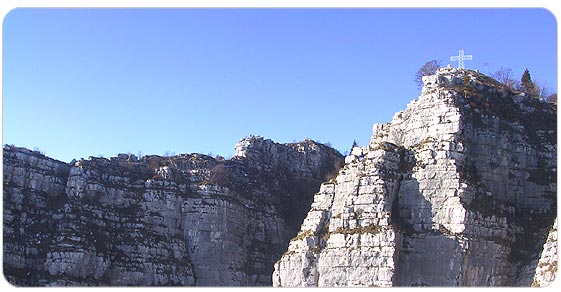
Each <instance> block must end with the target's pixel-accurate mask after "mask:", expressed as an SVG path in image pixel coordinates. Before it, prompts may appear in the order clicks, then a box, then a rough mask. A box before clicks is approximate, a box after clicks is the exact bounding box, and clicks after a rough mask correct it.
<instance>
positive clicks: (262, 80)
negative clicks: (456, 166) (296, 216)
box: [2, 8, 557, 161]
mask: <svg viewBox="0 0 561 292" xmlns="http://www.w3.org/2000/svg"><path fill="white" fill-rule="evenodd" d="M459 49H464V50H465V53H466V54H471V55H473V60H472V61H466V67H467V68H470V69H479V70H480V71H481V72H483V73H487V72H495V71H496V70H498V69H499V68H500V67H508V68H511V69H512V70H513V72H514V74H515V76H516V78H519V77H518V76H521V75H522V72H523V71H524V69H526V68H528V69H529V70H530V73H531V74H532V78H533V79H534V80H539V81H540V82H544V83H545V84H547V86H549V87H551V88H552V89H553V90H554V91H555V92H557V24H556V20H555V17H554V16H553V15H552V14H551V13H550V12H549V11H547V10H544V9H479V10H478V9H52V8H51V9H15V10H12V11H11V12H10V13H9V14H7V15H6V16H5V18H4V22H3V55H2V62H3V94H2V102H3V113H2V114H3V120H2V130H3V132H2V138H3V141H2V142H3V144H15V145H16V146H22V147H27V148H30V149H33V148H35V147H37V148H39V149H40V150H41V151H43V152H45V153H46V154H47V155H48V156H51V157H53V158H56V159H59V160H63V161H70V160H72V159H73V158H80V157H84V158H87V157H88V156H90V155H91V156H99V155H103V156H105V157H110V156H113V155H115V154H117V153H125V152H131V153H135V154H136V153H137V152H139V151H141V152H142V153H143V154H158V155H162V154H164V153H165V152H166V151H169V152H175V153H177V154H179V153H192V152H199V153H209V152H212V153H213V154H215V155H216V154H220V155H223V156H226V157H228V156H231V155H233V152H234V150H233V148H234V145H235V143H236V142H237V141H238V140H239V139H241V138H243V137H246V136H249V135H251V134H257V135H261V136H264V137H265V138H270V139H273V140H275V141H277V142H283V143H286V142H293V141H299V140H303V139H306V138H311V139H314V140H317V141H320V142H323V143H327V142H329V143H331V145H332V146H333V147H335V148H337V149H339V150H340V151H341V152H344V151H347V150H348V149H349V148H350V146H351V144H352V142H353V140H354V139H356V140H357V141H358V142H359V144H361V145H365V144H367V143H368V139H369V138H370V135H371V129H372V124H373V123H382V122H389V121H390V120H391V118H392V116H393V114H394V113H395V112H397V111H399V110H402V109H404V108H405V107H406V105H407V104H408V103H409V102H410V101H412V100H413V99H415V98H416V97H417V96H418V95H419V90H418V89H417V86H416V84H415V83H414V81H413V79H414V75H415V73H416V72H417V70H418V69H419V67H421V66H422V65H423V64H424V63H425V62H427V61H429V60H433V59H436V60H440V61H441V62H442V63H443V64H444V65H446V64H448V63H450V64H452V65H453V66H457V64H456V63H454V62H450V61H449V57H450V56H453V55H457V53H458V50H459Z"/></svg>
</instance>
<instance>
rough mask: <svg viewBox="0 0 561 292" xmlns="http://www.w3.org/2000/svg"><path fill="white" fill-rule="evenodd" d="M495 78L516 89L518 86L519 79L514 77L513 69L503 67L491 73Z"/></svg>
mask: <svg viewBox="0 0 561 292" xmlns="http://www.w3.org/2000/svg"><path fill="white" fill-rule="evenodd" d="M491 77H493V78H494V79H495V80H497V81H499V82H500V83H502V84H503V85H504V86H505V87H506V88H508V89H510V90H514V89H516V88H518V87H519V86H518V83H519V82H518V81H516V79H514V78H513V77H512V69H510V68H504V67H501V68H500V69H499V70H497V71H496V72H495V73H492V74H491Z"/></svg>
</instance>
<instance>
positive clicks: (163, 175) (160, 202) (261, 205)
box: [3, 136, 342, 286]
mask: <svg viewBox="0 0 561 292" xmlns="http://www.w3.org/2000/svg"><path fill="white" fill-rule="evenodd" d="M236 148H237V149H242V150H243V149H245V151H244V154H240V155H238V156H236V157H234V158H233V159H231V160H221V159H215V158H212V157H209V156H206V155H200V154H184V155H179V156H174V157H159V156H145V157H143V158H142V159H137V158H136V157H134V156H133V155H125V154H122V155H119V156H118V157H113V158H111V159H105V158H94V157H90V158H89V159H88V160H80V161H77V162H73V163H71V164H66V163H63V162H60V161H56V160H53V159H50V158H47V157H45V156H43V155H41V154H39V153H35V152H32V151H29V150H27V149H23V148H17V147H12V146H5V147H4V263H3V264H4V274H5V276H6V279H7V280H8V281H9V282H11V283H12V284H15V285H19V286H49V285H50V286H63V285H95V286H100V285H101V286H105V285H118V286H127V285H134V286H152V285H172V286H184V285H200V286H255V285H257V286H262V285H270V284H271V273H272V271H273V263H274V262H275V261H276V260H277V259H278V258H279V257H280V255H281V254H282V252H283V250H284V249H285V248H286V245H287V243H288V241H289V239H290V238H291V237H293V236H294V235H295V234H296V232H297V227H298V226H299V225H300V224H301V223H302V220H303V217H304V215H305V212H306V211H307V209H308V208H309V205H308V206H305V202H306V201H308V202H311V199H312V197H313V194H314V193H315V192H316V191H317V190H318V188H319V185H320V183H321V182H322V181H323V180H324V179H325V178H326V177H329V176H330V175H332V174H333V173H336V172H337V170H338V168H339V167H340V165H341V164H342V157H341V156H340V154H339V153H338V152H336V151H335V150H333V149H331V148H329V147H327V146H324V145H322V144H319V143H315V142H313V141H304V142H301V143H292V144H286V145H283V144H277V143H274V142H273V141H271V140H266V139H263V138H261V137H257V136H252V137H249V138H246V139H243V140H242V141H240V143H239V145H237V146H236ZM257 154H259V155H257ZM271 158H272V159H271ZM285 160H289V161H285ZM302 202H304V204H302ZM302 205H304V206H302Z"/></svg>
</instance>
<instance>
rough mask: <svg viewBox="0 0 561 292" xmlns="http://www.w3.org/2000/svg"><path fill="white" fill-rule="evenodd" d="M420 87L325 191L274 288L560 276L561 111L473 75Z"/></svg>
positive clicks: (504, 282) (447, 74)
mask: <svg viewBox="0 0 561 292" xmlns="http://www.w3.org/2000/svg"><path fill="white" fill-rule="evenodd" d="M423 81H424V87H423V91H422V94H421V96H419V98H418V99H416V100H414V101H413V102H411V103H410V104H409V105H408V106H407V108H406V109H405V110H404V111H402V112H399V113H396V114H395V116H394V118H393V120H392V121H391V122H390V123H387V124H383V125H374V133H373V135H372V138H371V140H370V143H369V145H368V146H365V147H356V148H354V149H353V150H352V152H351V154H350V155H349V156H347V157H346V159H345V162H346V164H345V166H344V167H343V168H342V169H341V170H340V171H339V174H338V175H337V176H336V177H335V178H333V179H332V180H330V181H328V182H325V183H323V184H322V186H321V188H320V191H319V192H318V193H317V194H316V195H315V197H314V201H313V203H312V207H311V209H310V211H309V212H308V215H307V216H306V218H305V220H304V222H303V224H302V226H301V229H300V231H299V233H298V235H297V236H296V237H295V238H293V239H292V240H291V242H290V245H289V248H288V251H286V252H285V254H284V255H283V256H282V258H281V259H280V260H279V261H278V262H277V263H276V264H275V271H274V273H273V285H275V286H530V285H531V284H532V283H534V285H546V284H547V283H548V281H550V280H551V278H552V277H554V276H552V275H553V274H554V271H556V267H557V263H556V261H554V260H553V259H554V256H552V254H554V253H556V250H557V249H556V245H555V241H554V240H551V239H550V240H547V241H546V238H547V236H548V232H549V231H550V230H552V226H553V223H554V220H555V217H556V212H557V210H556V204H557V195H556V188H557V181H556V177H557V169H556V160H557V151H556V147H557V144H556V138H557V137H556V123H557V118H556V112H557V109H556V106H555V105H553V104H548V103H545V102H541V101H539V100H536V99H534V98H531V97H527V96H524V95H523V94H521V93H517V92H510V91H508V90H505V89H503V87H502V86H501V85H500V84H499V83H497V82H496V81H495V80H493V79H491V78H489V77H487V76H484V75H482V74H479V73H477V72H474V71H469V70H460V69H452V68H447V69H440V70H439V71H438V72H437V73H436V74H435V75H433V76H429V77H425V78H424V79H423ZM553 232H554V234H556V228H555V229H554V230H553ZM549 237H550V238H553V235H550V236H549ZM544 249H545V251H543V250H544ZM542 251H543V252H542ZM552 271H553V272H552Z"/></svg>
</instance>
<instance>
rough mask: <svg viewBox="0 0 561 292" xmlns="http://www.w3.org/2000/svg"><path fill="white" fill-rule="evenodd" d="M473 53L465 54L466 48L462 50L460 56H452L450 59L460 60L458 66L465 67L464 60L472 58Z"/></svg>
mask: <svg viewBox="0 0 561 292" xmlns="http://www.w3.org/2000/svg"><path fill="white" fill-rule="evenodd" d="M472 59H473V56H472V55H464V50H460V51H459V53H458V56H452V57H450V61H458V68H460V69H463V68H464V60H472Z"/></svg>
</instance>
